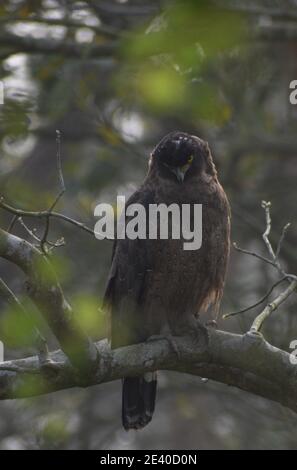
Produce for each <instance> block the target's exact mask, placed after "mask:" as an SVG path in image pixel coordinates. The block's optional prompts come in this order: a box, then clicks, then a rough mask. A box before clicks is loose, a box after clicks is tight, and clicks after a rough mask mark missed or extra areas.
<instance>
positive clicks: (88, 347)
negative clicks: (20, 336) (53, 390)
mask: <svg viewBox="0 0 297 470" xmlns="http://www.w3.org/2000/svg"><path fill="white" fill-rule="evenodd" d="M0 257H2V258H5V259H7V260H8V261H11V262H12V263H14V264H15V265H17V266H18V267H20V268H21V269H22V270H23V271H24V273H25V274H26V276H27V282H26V285H27V293H28V295H29V297H30V298H31V300H32V301H33V302H34V303H35V304H36V305H37V307H38V308H39V309H40V311H41V313H42V314H43V315H44V317H45V320H46V321H47V323H48V325H49V327H50V328H51V330H52V332H53V333H54V335H55V336H56V338H57V340H58V341H59V343H60V345H61V348H62V350H63V351H64V352H65V354H66V355H67V357H68V358H69V360H70V361H71V363H72V364H73V365H74V366H75V367H77V368H78V369H83V370H84V372H87V373H88V371H89V372H90V371H91V370H92V368H93V367H94V364H96V361H97V359H98V352H97V350H96V348H95V346H94V344H93V343H92V342H91V341H90V340H89V338H88V337H87V336H86V335H85V334H84V333H83V332H82V331H81V330H80V329H79V327H78V325H77V324H76V323H75V322H74V321H73V312H72V309H71V307H70V305H69V304H68V302H67V301H66V299H65V297H64V294H63V291H62V289H61V287H60V285H59V283H58V281H57V279H56V275H55V273H54V271H53V268H52V266H51V264H50V262H49V260H48V258H47V257H46V256H44V255H43V254H42V253H41V252H40V251H39V250H37V249H36V248H35V247H34V246H33V245H31V244H30V243H28V242H26V241H25V240H22V239H21V238H18V237H16V236H14V235H12V234H10V233H8V232H5V231H4V230H2V229H0Z"/></svg>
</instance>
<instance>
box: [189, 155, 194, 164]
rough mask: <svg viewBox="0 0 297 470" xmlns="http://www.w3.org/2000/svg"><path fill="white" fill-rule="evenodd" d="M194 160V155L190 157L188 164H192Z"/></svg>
mask: <svg viewBox="0 0 297 470" xmlns="http://www.w3.org/2000/svg"><path fill="white" fill-rule="evenodd" d="M193 159H194V157H193V155H190V156H189V158H188V163H192V161H193Z"/></svg>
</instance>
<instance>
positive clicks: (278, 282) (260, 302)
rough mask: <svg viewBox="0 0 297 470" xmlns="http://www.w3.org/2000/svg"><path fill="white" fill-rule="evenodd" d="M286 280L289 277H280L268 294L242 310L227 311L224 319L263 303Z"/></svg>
mask: <svg viewBox="0 0 297 470" xmlns="http://www.w3.org/2000/svg"><path fill="white" fill-rule="evenodd" d="M285 280H287V277H283V278H282V279H280V280H279V281H277V282H275V283H274V284H273V286H271V288H270V289H269V291H268V292H266V294H265V295H264V296H263V297H262V298H261V299H260V300H258V301H257V302H256V303H254V304H253V305H250V306H249V307H246V308H243V309H242V310H237V311H235V312H230V313H225V315H223V317H222V318H223V319H224V320H225V319H226V318H229V317H233V316H235V315H239V314H240V313H245V312H248V311H249V310H253V309H254V308H256V307H258V306H259V305H261V304H262V303H263V302H265V300H266V299H267V298H268V297H269V296H270V294H271V293H272V292H273V291H274V289H275V288H276V287H277V286H279V285H280V284H281V283H282V282H284V281H285Z"/></svg>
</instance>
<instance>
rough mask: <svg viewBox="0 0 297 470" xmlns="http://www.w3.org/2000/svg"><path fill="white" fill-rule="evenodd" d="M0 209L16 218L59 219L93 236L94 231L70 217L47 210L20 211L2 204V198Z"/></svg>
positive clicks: (1, 198) (4, 203) (0, 199)
mask: <svg viewBox="0 0 297 470" xmlns="http://www.w3.org/2000/svg"><path fill="white" fill-rule="evenodd" d="M0 207H2V209H5V210H6V211H7V212H10V213H11V214H14V215H17V216H24V217H36V218H38V219H43V218H46V217H48V216H50V217H53V218H56V219H61V220H64V221H65V222H68V223H70V224H72V225H75V226H76V227H78V228H80V229H81V230H84V231H85V232H87V233H89V234H91V235H93V236H94V230H92V229H91V228H89V227H88V226H87V225H85V224H84V223H82V222H78V221H77V220H75V219H72V218H71V217H68V216H67V215H64V214H60V213H58V212H54V211H53V212H49V211H48V210H43V211H27V210H22V209H16V208H15V207H12V206H11V205H9V204H7V203H6V202H4V197H3V196H2V197H0Z"/></svg>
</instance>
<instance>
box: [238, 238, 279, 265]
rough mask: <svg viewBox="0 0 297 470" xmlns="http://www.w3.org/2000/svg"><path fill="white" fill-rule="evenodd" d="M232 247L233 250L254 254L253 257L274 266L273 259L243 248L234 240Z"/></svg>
mask: <svg viewBox="0 0 297 470" xmlns="http://www.w3.org/2000/svg"><path fill="white" fill-rule="evenodd" d="M233 247H234V248H235V250H237V251H239V252H240V253H244V254H245V255H250V256H254V257H255V258H258V259H260V260H261V261H264V263H267V264H270V265H271V266H273V267H274V268H275V263H274V262H273V261H271V260H270V259H268V258H265V256H262V255H259V254H258V253H255V252H254V251H250V250H245V249H244V248H240V247H239V246H238V245H237V243H236V242H233Z"/></svg>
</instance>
